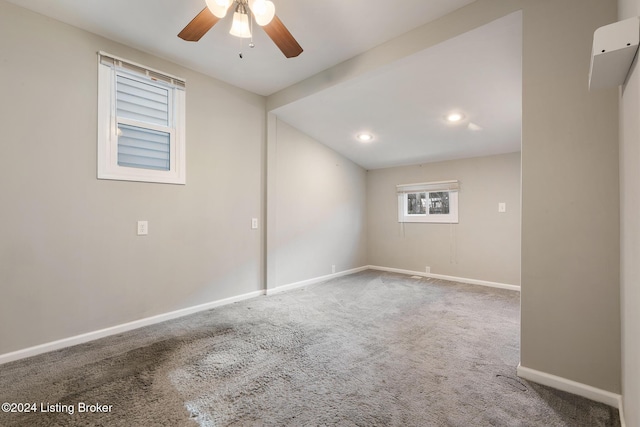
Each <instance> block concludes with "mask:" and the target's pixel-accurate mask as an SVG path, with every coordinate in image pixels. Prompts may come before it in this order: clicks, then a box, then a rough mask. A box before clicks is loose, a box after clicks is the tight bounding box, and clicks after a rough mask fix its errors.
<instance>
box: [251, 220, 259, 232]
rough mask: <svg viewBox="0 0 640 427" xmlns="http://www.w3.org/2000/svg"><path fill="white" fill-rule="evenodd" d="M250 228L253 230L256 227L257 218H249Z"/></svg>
mask: <svg viewBox="0 0 640 427" xmlns="http://www.w3.org/2000/svg"><path fill="white" fill-rule="evenodd" d="M251 228H252V229H253V230H257V229H258V218H251Z"/></svg>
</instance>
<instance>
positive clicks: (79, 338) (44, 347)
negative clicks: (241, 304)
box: [0, 291, 264, 365]
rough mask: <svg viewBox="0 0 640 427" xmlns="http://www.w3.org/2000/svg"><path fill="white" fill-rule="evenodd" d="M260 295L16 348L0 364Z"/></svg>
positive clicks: (185, 309)
mask: <svg viewBox="0 0 640 427" xmlns="http://www.w3.org/2000/svg"><path fill="white" fill-rule="evenodd" d="M261 295H264V292H263V291H255V292H250V293H248V294H243V295H238V296H235V297H231V298H225V299H222V300H218V301H212V302H208V303H205V304H200V305H196V306H193V307H187V308H183V309H180V310H176V311H172V312H169V313H164V314H159V315H157V316H152V317H146V318H144V319H140V320H134V321H133V322H128V323H123V324H121V325H117V326H112V327H109V328H105V329H100V330H98V331H93V332H87V333H86V334H81V335H76V336H73V337H69V338H64V339H61V340H57V341H52V342H48V343H45V344H40V345H37V346H34V347H29V348H25V349H22V350H17V351H14V352H11V353H5V354H0V365H2V364H3V363H8V362H13V361H14V360H19V359H24V358H27V357H31V356H37V355H38V354H42V353H47V352H50V351H54V350H59V349H61V348H65V347H71V346H74V345H78V344H82V343H85V342H88V341H94V340H97V339H99V338H104V337H107V336H109V335H115V334H120V333H122V332H127V331H131V330H133V329H138V328H142V327H143V326H149V325H153V324H156V323H160V322H164V321H166V320H171V319H177V318H179V317H183V316H187V315H189V314H194V313H198V312H200V311H205V310H209V309H212V308H215V307H220V306H223V305H227V304H232V303H234V302H238V301H243V300H246V299H250V298H255V297H258V296H261Z"/></svg>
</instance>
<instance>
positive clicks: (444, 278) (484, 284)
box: [368, 265, 520, 291]
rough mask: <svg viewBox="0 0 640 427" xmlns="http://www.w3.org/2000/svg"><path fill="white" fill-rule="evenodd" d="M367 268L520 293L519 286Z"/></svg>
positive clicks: (389, 269)
mask: <svg viewBox="0 0 640 427" xmlns="http://www.w3.org/2000/svg"><path fill="white" fill-rule="evenodd" d="M368 268H370V269H371V270H380V271H388V272H390V273H400V274H408V275H410V276H421V277H428V278H431V279H441V280H449V281H451V282H459V283H467V284H469V285H480V286H488V287H490V288H500V289H509V290H511V291H520V286H518V285H509V284H506V283H498V282H489V281H487V280H477V279H467V278H464V277H455V276H445V275H442V274H433V273H423V272H420V271H411V270H403V269H400V268H391V267H380V266H377V265H370V266H368Z"/></svg>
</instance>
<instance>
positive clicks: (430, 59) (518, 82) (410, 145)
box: [275, 13, 522, 169]
mask: <svg viewBox="0 0 640 427" xmlns="http://www.w3.org/2000/svg"><path fill="white" fill-rule="evenodd" d="M521 28H522V25H521V14H520V13H515V14H512V15H508V16H506V17H504V18H501V19H499V20H497V21H494V22H492V23H490V24H487V25H485V26H483V27H480V28H478V29H475V30H473V31H470V32H468V33H465V34H462V35H460V36H458V37H455V38H453V39H449V40H447V41H445V42H443V43H441V44H439V45H436V46H434V47H432V48H430V49H426V50H423V51H421V52H419V53H416V54H414V55H411V56H408V57H405V58H404V59H402V60H399V61H396V62H394V63H393V64H391V65H390V66H386V67H382V68H379V69H377V70H375V71H372V72H370V73H368V74H366V75H365V76H362V77H359V78H357V79H354V80H351V81H348V82H347V83H343V84H340V85H337V86H334V87H331V88H330V89H326V90H324V91H322V92H319V93H317V94H315V95H313V96H310V97H306V98H303V99H301V100H299V101H295V102H292V103H290V104H288V105H285V106H283V107H280V108H278V109H276V110H275V113H276V114H277V115H278V117H279V118H281V119H282V120H284V121H285V122H287V123H289V124H290V125H292V126H294V127H296V128H298V129H300V130H302V131H303V132H304V133H306V134H307V135H309V136H311V137H313V138H314V139H316V140H318V141H322V142H323V143H324V144H325V145H328V146H329V147H331V148H333V149H334V150H335V151H337V152H339V153H341V154H342V155H344V156H345V157H347V158H350V159H356V161H357V163H358V164H360V165H361V166H363V167H364V168H366V169H377V168H382V167H389V166H397V165H407V164H417V163H428V162H434V161H441V160H449V159H456V158H465V157H478V156H485V155H491V154H501V153H510V152H517V151H520V134H521V121H522V120H521V117H522V107H521V99H522V96H521V92H522V90H521V86H522V67H521V51H522V49H521V46H522V30H521ZM450 112H461V113H463V114H464V116H465V119H464V120H462V121H461V122H460V123H457V124H455V125H453V124H451V123H448V122H447V121H446V120H445V115H447V114H448V113H450ZM470 124H471V127H472V128H474V129H470V126H469V125H470ZM474 125H475V126H476V127H474ZM477 127H479V128H481V129H478V128H477ZM361 132H368V133H371V134H372V135H373V136H374V140H373V141H372V142H369V143H361V142H358V141H357V140H356V138H355V137H356V135H357V134H358V133H361Z"/></svg>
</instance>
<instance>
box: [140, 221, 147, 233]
mask: <svg viewBox="0 0 640 427" xmlns="http://www.w3.org/2000/svg"><path fill="white" fill-rule="evenodd" d="M147 234H149V222H148V221H138V236H146V235H147Z"/></svg>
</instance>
